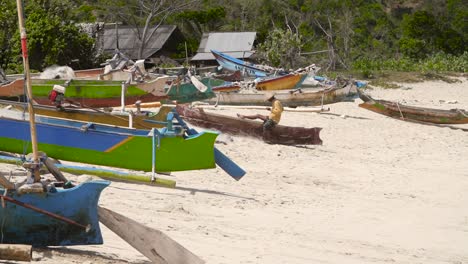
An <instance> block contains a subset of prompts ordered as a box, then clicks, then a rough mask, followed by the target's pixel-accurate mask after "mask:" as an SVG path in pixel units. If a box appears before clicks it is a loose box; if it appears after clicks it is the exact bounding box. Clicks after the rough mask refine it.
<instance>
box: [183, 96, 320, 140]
mask: <svg viewBox="0 0 468 264" xmlns="http://www.w3.org/2000/svg"><path fill="white" fill-rule="evenodd" d="M176 110H177V113H179V115H180V116H181V117H182V118H183V119H184V120H186V121H187V122H189V123H190V124H192V125H195V126H200V127H203V128H207V129H216V130H219V131H221V132H223V133H229V134H234V135H246V136H251V137H254V138H258V139H262V140H264V141H265V142H267V143H270V144H283V145H321V144H322V140H321V139H320V131H321V130H322V128H319V127H314V128H304V127H289V126H282V125H277V126H275V127H274V128H273V130H272V131H271V133H270V135H268V136H266V135H265V134H264V133H263V124H262V123H261V122H258V121H253V120H245V119H240V118H235V117H230V116H225V115H218V114H213V113H209V112H205V111H204V110H203V109H201V108H190V107H188V106H185V105H177V107H176Z"/></svg>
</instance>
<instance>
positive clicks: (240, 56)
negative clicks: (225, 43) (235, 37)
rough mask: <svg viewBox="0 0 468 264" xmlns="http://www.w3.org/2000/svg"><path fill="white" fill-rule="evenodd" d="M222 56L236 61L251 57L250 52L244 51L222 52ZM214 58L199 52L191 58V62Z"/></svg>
mask: <svg viewBox="0 0 468 264" xmlns="http://www.w3.org/2000/svg"><path fill="white" fill-rule="evenodd" d="M223 53H224V54H227V55H229V56H231V57H234V58H237V59H248V58H250V57H251V56H252V55H253V52H252V51H245V52H229V51H228V52H223ZM214 59H215V57H214V56H213V53H211V52H210V53H206V52H199V53H197V54H196V55H195V56H193V58H192V60H193V61H194V60H195V61H199V60H214Z"/></svg>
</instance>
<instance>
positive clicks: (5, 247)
mask: <svg viewBox="0 0 468 264" xmlns="http://www.w3.org/2000/svg"><path fill="white" fill-rule="evenodd" d="M0 259H1V260H14V261H31V260H32V246H31V245H20V244H15V245H12V244H0Z"/></svg>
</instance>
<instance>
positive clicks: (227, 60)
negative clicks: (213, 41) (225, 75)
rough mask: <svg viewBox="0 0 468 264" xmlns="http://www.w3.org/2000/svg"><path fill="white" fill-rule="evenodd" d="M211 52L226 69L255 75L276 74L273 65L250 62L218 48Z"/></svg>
mask: <svg viewBox="0 0 468 264" xmlns="http://www.w3.org/2000/svg"><path fill="white" fill-rule="evenodd" d="M211 53H212V54H213V56H214V57H215V59H216V61H218V63H219V65H221V67H223V68H224V69H226V70H229V71H240V72H241V73H242V74H244V75H247V76H253V77H265V76H268V75H272V74H274V68H272V67H266V66H262V65H257V64H252V63H248V62H246V61H243V60H239V59H236V58H234V57H231V56H229V55H227V54H224V53H221V52H219V51H216V50H211Z"/></svg>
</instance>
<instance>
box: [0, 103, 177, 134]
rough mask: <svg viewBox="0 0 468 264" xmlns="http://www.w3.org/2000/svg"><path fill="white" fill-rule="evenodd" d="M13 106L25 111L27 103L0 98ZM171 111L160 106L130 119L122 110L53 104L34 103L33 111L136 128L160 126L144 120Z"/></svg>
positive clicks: (2, 105)
mask: <svg viewBox="0 0 468 264" xmlns="http://www.w3.org/2000/svg"><path fill="white" fill-rule="evenodd" d="M10 106H11V107H13V108H14V109H16V110H18V111H25V110H26V109H27V107H28V106H27V104H26V103H23V102H14V101H7V100H0V107H3V108H4V107H10ZM171 111H172V107H167V106H161V107H159V111H157V112H143V113H142V114H134V116H133V117H132V121H130V120H129V113H127V112H124V113H121V112H110V113H109V112H104V111H100V110H95V109H93V110H90V109H75V108H64V110H60V111H59V110H57V108H56V107H54V106H47V105H34V112H35V113H36V114H38V115H44V116H50V117H59V118H66V119H73V120H78V121H85V122H93V123H101V124H108V125H114V126H122V127H133V128H138V129H150V128H153V127H155V128H162V127H164V125H162V124H159V123H149V122H147V121H145V120H151V121H160V122H162V121H165V120H166V116H167V114H168V113H169V112H171Z"/></svg>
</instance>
